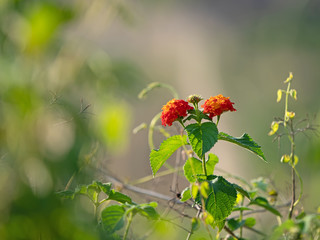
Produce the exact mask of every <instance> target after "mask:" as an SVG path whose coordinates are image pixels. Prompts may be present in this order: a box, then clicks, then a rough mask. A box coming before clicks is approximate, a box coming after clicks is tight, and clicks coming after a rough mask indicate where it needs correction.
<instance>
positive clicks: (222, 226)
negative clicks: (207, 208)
mask: <svg viewBox="0 0 320 240" xmlns="http://www.w3.org/2000/svg"><path fill="white" fill-rule="evenodd" d="M225 223H226V220H223V221H220V222H216V223H215V224H216V225H217V227H218V229H219V232H221V231H222V229H223V228H224V225H225Z"/></svg>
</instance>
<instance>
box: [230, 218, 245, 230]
mask: <svg viewBox="0 0 320 240" xmlns="http://www.w3.org/2000/svg"><path fill="white" fill-rule="evenodd" d="M227 223H228V227H229V228H230V230H231V231H235V230H237V229H238V228H240V227H242V226H243V225H244V224H245V221H244V220H242V221H240V220H239V219H234V218H231V219H229V220H228V221H227Z"/></svg>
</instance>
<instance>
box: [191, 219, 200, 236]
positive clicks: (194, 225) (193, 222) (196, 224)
mask: <svg viewBox="0 0 320 240" xmlns="http://www.w3.org/2000/svg"><path fill="white" fill-rule="evenodd" d="M199 227H200V220H199V218H195V217H193V218H192V219H191V232H192V233H193V232H194V231H196V230H198V229H199Z"/></svg>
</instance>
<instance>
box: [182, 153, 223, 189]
mask: <svg viewBox="0 0 320 240" xmlns="http://www.w3.org/2000/svg"><path fill="white" fill-rule="evenodd" d="M218 162H219V158H218V157H217V156H216V155H215V154H212V153H210V154H209V157H208V160H207V161H206V167H207V174H209V175H211V174H213V171H214V167H215V165H216V164H217V163H218ZM183 170H184V175H185V177H186V178H187V179H188V181H189V182H191V183H192V182H196V181H197V180H198V179H202V180H205V179H206V177H205V176H204V173H203V169H202V161H201V160H199V159H197V158H194V157H192V158H189V159H188V160H187V161H186V163H185V164H184V166H183Z"/></svg>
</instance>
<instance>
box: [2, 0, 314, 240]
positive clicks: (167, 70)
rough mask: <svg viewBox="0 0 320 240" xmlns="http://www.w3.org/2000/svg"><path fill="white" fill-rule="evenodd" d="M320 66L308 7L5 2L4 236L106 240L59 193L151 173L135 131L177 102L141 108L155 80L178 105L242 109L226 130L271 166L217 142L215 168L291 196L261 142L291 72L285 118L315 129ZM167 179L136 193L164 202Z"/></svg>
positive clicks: (303, 161) (268, 145)
mask: <svg viewBox="0 0 320 240" xmlns="http://www.w3.org/2000/svg"><path fill="white" fill-rule="evenodd" d="M319 62H320V3H319V1H316V0H314V1H312V0H311V1H300V0H293V1H292V0H291V1H289V0H286V1H276V0H271V1H270V0H269V1H267V0H260V1H256V0H244V1H241V3H240V2H239V1H220V0H215V1H182V0H176V1H144V0H141V1H120V0H92V1H86V0H77V1H75V0H70V1H62V0H61V1H59V0H55V1H49V0H41V1H40V0H39V1H36V0H29V1H25V0H0V212H1V214H0V239H39V234H40V239H99V238H100V236H99V235H98V233H97V232H96V230H95V228H94V227H93V226H94V218H93V216H92V214H91V213H92V211H91V210H92V209H88V208H86V207H84V206H85V204H84V203H83V202H81V200H79V203H76V204H72V203H61V202H60V201H59V200H57V199H56V198H55V197H54V192H55V191H59V190H63V189H64V188H65V187H66V185H67V183H68V181H69V180H70V178H71V176H74V178H73V179H72V180H73V181H72V182H70V184H71V187H75V186H76V185H77V184H87V183H90V182H91V181H92V180H93V179H97V178H98V179H99V180H102V181H107V179H105V178H104V175H103V174H101V171H99V169H100V170H101V169H103V170H104V171H106V172H108V173H110V174H111V175H113V176H116V177H118V178H120V179H122V180H124V181H129V182H130V181H131V180H134V179H137V178H140V177H144V176H147V175H150V174H151V169H150V167H149V163H148V155H149V148H148V145H147V132H146V131H144V132H143V131H142V132H139V133H138V134H135V135H133V134H132V129H133V128H134V127H135V126H137V125H139V124H140V123H141V122H149V121H150V120H151V119H152V117H153V116H154V115H155V114H157V113H158V112H159V111H160V109H161V107H162V105H163V104H165V103H166V102H167V101H168V100H170V99H171V98H172V96H171V95H170V93H169V92H167V91H166V90H162V89H157V90H155V91H154V92H152V94H151V95H149V96H148V99H147V101H140V100H138V98H137V95H138V93H139V91H140V90H141V89H142V88H144V87H145V86H146V85H147V84H148V83H150V82H153V81H159V82H164V83H168V84H171V85H173V86H174V87H175V88H176V89H177V91H178V93H179V95H180V98H183V99H185V98H186V97H187V96H188V95H190V94H201V95H202V96H203V97H204V98H208V97H210V96H215V95H217V94H220V93H221V94H223V95H225V96H230V98H231V100H232V101H233V102H235V105H234V106H235V108H236V109H237V112H235V113H232V114H231V113H227V114H225V115H223V116H222V119H221V123H219V125H220V130H222V131H225V132H228V133H230V134H232V135H234V136H240V135H241V134H242V133H243V132H247V133H249V134H250V135H251V136H252V138H253V139H255V140H256V141H257V142H258V143H259V144H260V145H262V149H263V151H264V152H265V155H266V157H267V160H268V161H269V163H268V164H265V163H264V162H262V161H260V160H259V159H257V158H256V157H255V156H254V155H252V154H250V153H247V152H245V151H243V150H241V149H238V148H237V147H233V146H230V145H229V144H222V143H218V144H217V146H216V147H215V149H214V152H215V153H216V154H217V155H218V156H219V158H220V163H219V165H218V166H219V167H220V168H222V169H224V170H226V171H228V172H230V173H232V174H237V175H240V176H244V177H245V178H246V179H247V180H250V179H252V178H256V177H258V176H264V177H270V178H271V179H272V180H273V182H274V185H275V188H276V189H279V190H281V191H282V193H283V198H286V197H289V194H290V180H289V179H290V170H289V168H288V166H285V165H281V164H280V157H281V155H282V154H284V153H287V151H288V149H287V146H286V145H285V144H283V145H281V147H280V149H279V148H278V146H277V143H272V138H271V137H268V136H267V133H268V131H269V126H270V123H271V122H272V120H273V118H274V117H276V116H282V114H283V110H284V105H283V102H281V103H280V104H277V103H276V91H277V89H278V88H284V87H285V85H284V84H283V81H284V80H285V79H286V78H287V76H288V73H289V72H293V75H294V81H293V86H292V87H293V88H295V89H297V92H298V101H297V102H291V104H290V109H291V110H293V111H295V112H296V117H297V118H298V119H303V118H306V117H307V114H309V116H308V117H309V118H311V119H312V118H313V116H314V115H315V114H317V113H318V112H319V110H320V101H319V90H320V81H319V79H320V71H319ZM316 123H320V121H319V118H318V119H316ZM172 131H175V130H172ZM308 135H309V138H306V137H305V136H303V135H302V134H301V136H300V137H299V138H298V139H297V155H298V156H299V157H300V162H299V165H298V170H299V171H300V172H301V175H302V178H303V180H304V183H305V194H304V197H303V199H302V203H303V205H304V208H305V210H306V211H315V209H316V208H317V207H318V205H319V204H320V202H319V199H320V191H319V187H318V182H319V181H320V175H319V174H318V173H319V167H320V140H319V138H317V137H315V135H314V134H312V133H309V134H308ZM162 139H163V138H162V137H157V138H156V144H159V143H160V141H161V140H162ZM171 181H172V180H171V179H170V178H168V177H164V178H159V179H157V181H156V182H153V183H152V184H145V185H143V187H146V188H148V189H151V190H157V191H160V192H162V193H164V194H167V195H170V194H172V193H170V190H169V186H170V183H171ZM184 184H185V183H184V182H183V181H181V183H180V185H181V186H180V189H183V188H184V187H185V185H184ZM162 227H163V226H162ZM160 228H161V227H160Z"/></svg>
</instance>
